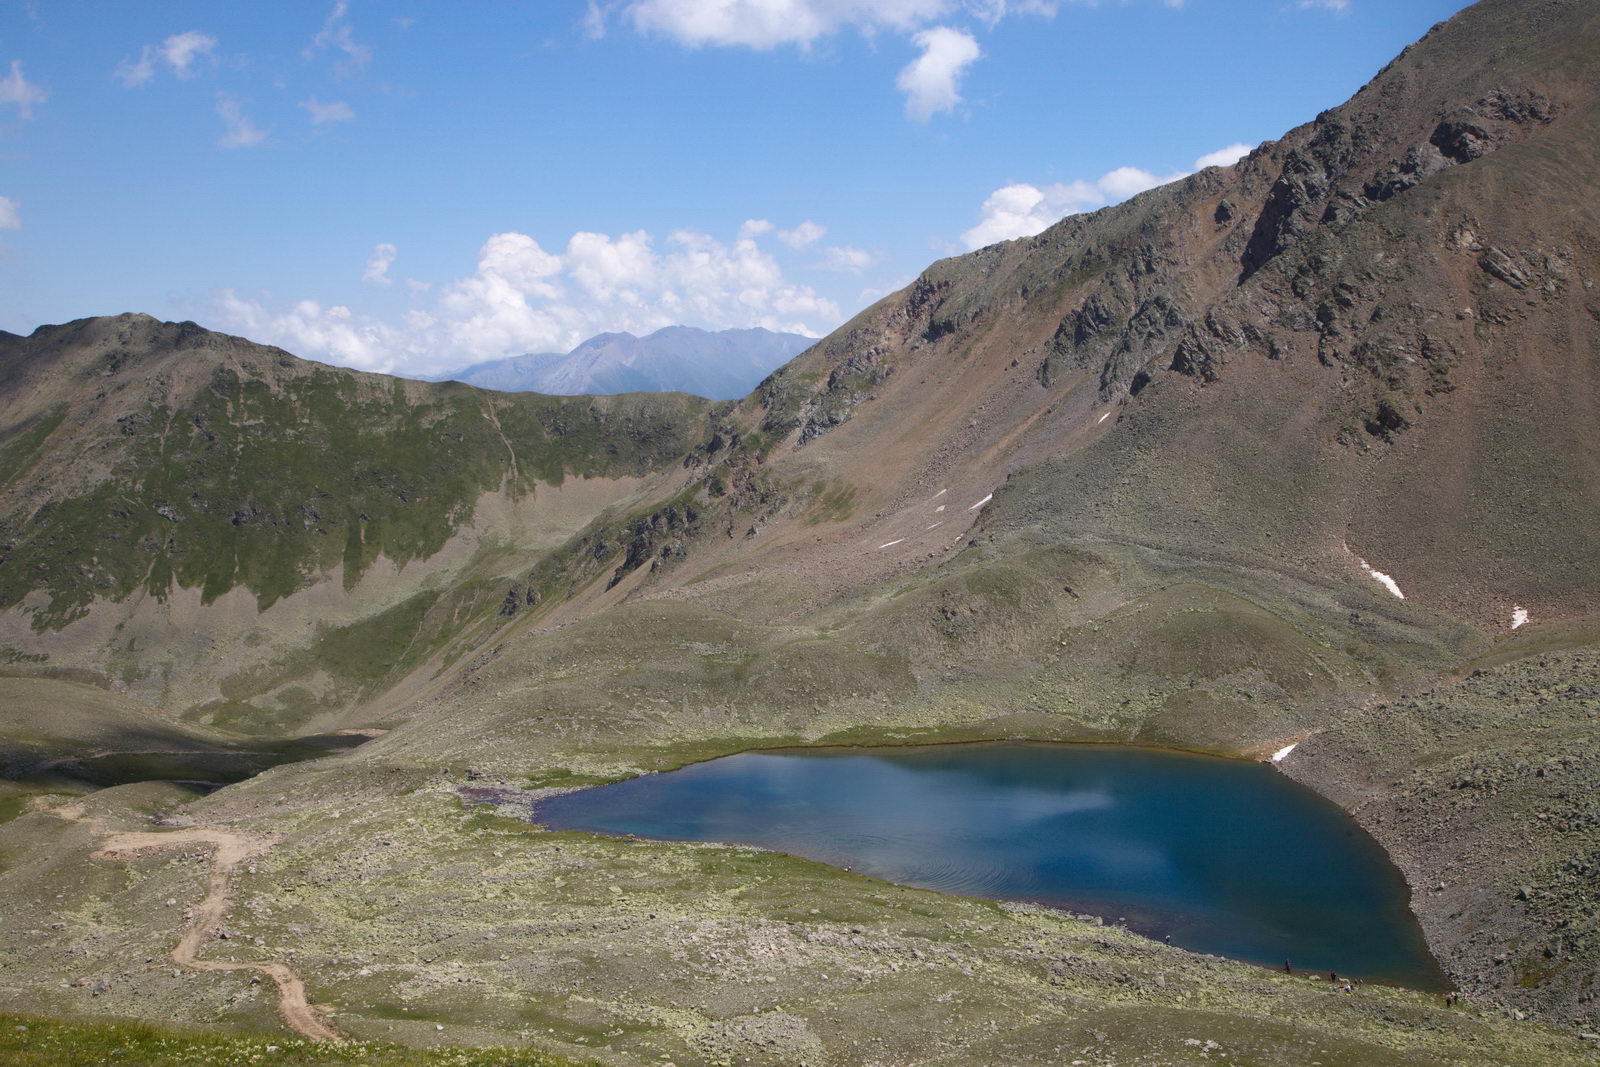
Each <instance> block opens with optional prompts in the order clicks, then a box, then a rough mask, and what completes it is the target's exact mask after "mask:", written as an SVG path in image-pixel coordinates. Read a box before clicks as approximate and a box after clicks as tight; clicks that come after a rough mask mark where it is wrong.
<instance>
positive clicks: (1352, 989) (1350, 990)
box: [1339, 978, 1356, 993]
mask: <svg viewBox="0 0 1600 1067" xmlns="http://www.w3.org/2000/svg"><path fill="white" fill-rule="evenodd" d="M1339 989H1340V991H1341V992H1345V993H1354V992H1355V991H1356V987H1355V986H1353V985H1351V984H1350V980H1349V979H1348V978H1347V979H1345V983H1344V985H1342V986H1340V987H1339Z"/></svg>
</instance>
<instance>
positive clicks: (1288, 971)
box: [1283, 960, 1294, 974]
mask: <svg viewBox="0 0 1600 1067" xmlns="http://www.w3.org/2000/svg"><path fill="white" fill-rule="evenodd" d="M1283 973H1284V974H1293V973H1294V968H1293V967H1291V966H1289V961H1288V960H1284V961H1283Z"/></svg>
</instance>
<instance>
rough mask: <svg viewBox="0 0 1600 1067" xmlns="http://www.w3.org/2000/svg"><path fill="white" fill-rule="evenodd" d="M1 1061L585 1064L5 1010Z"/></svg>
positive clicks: (47, 1066)
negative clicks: (72, 1018)
mask: <svg viewBox="0 0 1600 1067" xmlns="http://www.w3.org/2000/svg"><path fill="white" fill-rule="evenodd" d="M0 1060H3V1061H4V1062H5V1063H6V1064H8V1065H10V1067H72V1065H76V1064H105V1063H126V1064H172V1065H179V1064H185V1065H187V1064H194V1065H197V1067H198V1065H201V1064H216V1065H218V1067H234V1065H235V1064H243V1063H264V1064H279V1065H285V1067H289V1065H296V1067H298V1065H312V1064H319V1065H320V1064H338V1063H359V1064H369V1065H372V1067H412V1065H422V1064H427V1065H430V1067H575V1065H576V1064H578V1063H579V1062H580V1061H577V1060H570V1059H566V1058H560V1057H555V1056H550V1055H547V1054H545V1053H542V1052H532V1051H528V1050H524V1049H507V1048H447V1049H433V1050H425V1049H413V1048H403V1047H401V1046H399V1045H385V1044H373V1043H370V1042H358V1043H354V1044H349V1045H319V1044H313V1043H311V1042H309V1041H300V1040H293V1039H290V1038H284V1037H275V1036H270V1035H262V1036H259V1037H256V1036H249V1037H247V1036H239V1035H233V1034H211V1033H204V1032H201V1031H197V1030H176V1029H166V1028H161V1027H155V1026H146V1025H143V1024H139V1023H117V1022H67V1021H63V1020H57V1019H38V1018H34V1017H32V1016H23V1015H11V1014H0Z"/></svg>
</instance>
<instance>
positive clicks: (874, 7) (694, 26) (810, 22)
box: [626, 0, 957, 49]
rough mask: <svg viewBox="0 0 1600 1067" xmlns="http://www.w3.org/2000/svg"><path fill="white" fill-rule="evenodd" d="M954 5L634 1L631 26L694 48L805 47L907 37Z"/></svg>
mask: <svg viewBox="0 0 1600 1067" xmlns="http://www.w3.org/2000/svg"><path fill="white" fill-rule="evenodd" d="M956 6H957V5H956V4H954V3H952V0H634V2H633V3H631V4H629V5H628V6H627V9H626V16H627V18H628V19H629V20H630V21H631V22H632V23H633V25H634V27H635V28H636V29H638V30H640V31H643V32H646V33H660V34H662V35H664V36H667V37H671V38H673V39H674V40H677V41H679V42H680V43H682V44H686V45H690V46H692V47H699V46H701V45H740V46H743V47H746V48H759V49H768V48H776V47H778V46H779V45H799V46H801V47H807V46H809V45H811V44H812V43H813V42H814V41H816V40H817V39H819V38H822V37H826V36H829V35H830V34H833V33H837V32H838V31H839V30H841V29H844V28H846V27H854V28H856V29H859V30H862V31H864V32H867V33H872V32H874V31H877V30H896V31H900V32H909V31H911V30H913V29H916V28H917V27H919V26H923V25H926V24H927V23H928V22H931V21H933V20H934V19H936V18H939V17H941V16H943V15H945V14H947V13H948V12H950V11H952V10H953V9H954V8H955V7H956Z"/></svg>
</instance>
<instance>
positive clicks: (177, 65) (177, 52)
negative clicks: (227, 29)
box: [161, 30, 217, 78]
mask: <svg viewBox="0 0 1600 1067" xmlns="http://www.w3.org/2000/svg"><path fill="white" fill-rule="evenodd" d="M216 47H217V39H216V38H215V37H212V36H211V35H210V34H207V33H201V32H200V31H199V30H189V31H188V32H186V33H175V34H173V35H172V36H171V37H168V38H167V39H166V41H164V42H163V43H162V45H161V58H162V59H165V60H166V61H167V66H169V67H171V68H172V72H173V73H174V74H176V75H177V76H178V77H180V78H187V77H188V76H189V67H190V65H191V64H193V63H194V61H195V58H196V57H197V56H203V55H205V56H208V55H210V54H211V51H212V49H214V48H216Z"/></svg>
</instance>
